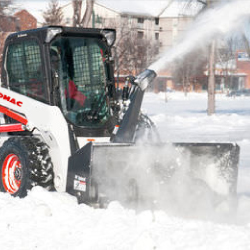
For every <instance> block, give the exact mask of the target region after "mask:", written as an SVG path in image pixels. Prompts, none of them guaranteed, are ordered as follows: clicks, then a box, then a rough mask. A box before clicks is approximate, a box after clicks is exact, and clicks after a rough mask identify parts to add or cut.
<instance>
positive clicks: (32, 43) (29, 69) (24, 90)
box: [6, 40, 48, 103]
mask: <svg viewBox="0 0 250 250" xmlns="http://www.w3.org/2000/svg"><path fill="white" fill-rule="evenodd" d="M6 70H7V75H8V82H9V87H10V89H11V90H13V91H15V92H18V93H20V94H23V95H25V96H28V97H31V98H34V99H36V100H39V101H42V102H45V103H47V102H48V92H47V90H46V87H45V83H44V80H43V77H42V76H43V73H42V58H41V52H40V47H39V44H38V43H37V41H36V40H23V41H19V42H17V43H13V44H10V45H9V47H8V51H7V58H6Z"/></svg>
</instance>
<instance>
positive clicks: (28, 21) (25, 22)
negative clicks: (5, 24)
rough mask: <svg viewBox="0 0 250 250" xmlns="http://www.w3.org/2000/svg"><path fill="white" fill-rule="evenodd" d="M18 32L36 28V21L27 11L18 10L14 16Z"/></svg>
mask: <svg viewBox="0 0 250 250" xmlns="http://www.w3.org/2000/svg"><path fill="white" fill-rule="evenodd" d="M14 18H15V19H16V22H17V26H18V28H19V30H27V29H35V28H37V20H36V18H35V17H34V16H33V15H31V14H30V13H29V12H28V11H27V10H20V11H18V12H16V13H15V14H14Z"/></svg>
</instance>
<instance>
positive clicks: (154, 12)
mask: <svg viewBox="0 0 250 250" xmlns="http://www.w3.org/2000/svg"><path fill="white" fill-rule="evenodd" d="M171 1H172V0H164V1H163V0H155V1H152V0H136V1H131V0H119V1H117V0H97V1H96V3H97V4H99V5H102V6H104V7H106V8H108V9H110V10H113V11H115V12H118V13H120V14H131V15H143V16H151V17H156V16H158V15H159V13H161V12H162V10H163V9H165V8H166V7H167V6H168V5H169V3H170V2H171Z"/></svg>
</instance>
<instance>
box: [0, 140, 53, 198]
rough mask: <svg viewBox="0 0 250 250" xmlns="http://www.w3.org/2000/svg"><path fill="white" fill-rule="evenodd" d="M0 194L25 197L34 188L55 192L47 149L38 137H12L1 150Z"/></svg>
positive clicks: (51, 166)
mask: <svg viewBox="0 0 250 250" xmlns="http://www.w3.org/2000/svg"><path fill="white" fill-rule="evenodd" d="M0 173H1V178H0V191H2V192H8V193H10V194H11V195H13V196H19V197H24V196H26V195H27V191H28V190H30V189H32V187H34V186H42V187H44V188H46V189H48V190H53V189H54V184H53V179H54V174H53V165H52V162H51V158H50V156H49V150H48V146H47V145H46V144H45V143H44V142H42V141H41V140H40V139H39V138H35V137H11V138H9V139H8V140H7V141H5V142H4V144H3V146H2V147H1V148H0Z"/></svg>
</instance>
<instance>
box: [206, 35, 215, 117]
mask: <svg viewBox="0 0 250 250" xmlns="http://www.w3.org/2000/svg"><path fill="white" fill-rule="evenodd" d="M214 71H215V40H213V41H212V43H211V46H210V51H209V69H208V90H207V92H208V104H207V114H208V115H212V114H214V113H215V74H214Z"/></svg>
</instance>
